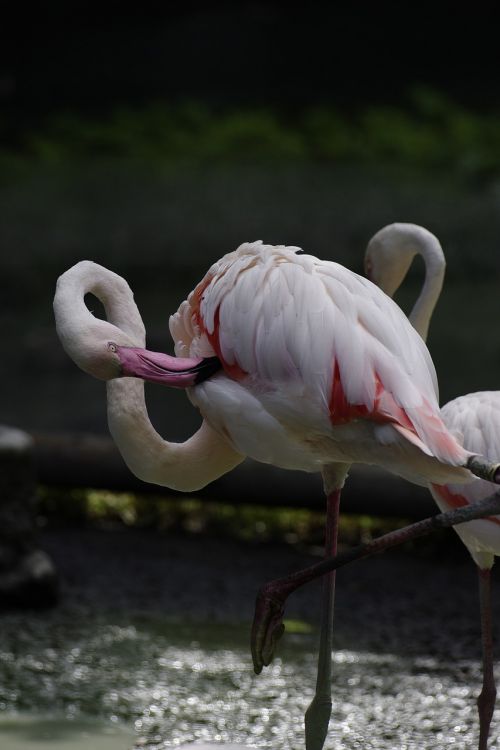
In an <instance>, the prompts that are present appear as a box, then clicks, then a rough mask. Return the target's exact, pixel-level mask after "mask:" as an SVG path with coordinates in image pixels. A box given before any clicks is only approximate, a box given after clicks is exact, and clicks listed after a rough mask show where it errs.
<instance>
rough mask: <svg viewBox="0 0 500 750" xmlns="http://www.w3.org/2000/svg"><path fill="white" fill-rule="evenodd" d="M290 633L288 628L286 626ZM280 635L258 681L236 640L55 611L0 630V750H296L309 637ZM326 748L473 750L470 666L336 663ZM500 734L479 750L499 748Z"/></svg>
mask: <svg viewBox="0 0 500 750" xmlns="http://www.w3.org/2000/svg"><path fill="white" fill-rule="evenodd" d="M292 629H293V628H292ZM303 630H304V631H305V632H296V633H288V635H287V637H286V641H285V643H284V645H283V648H281V650H280V654H279V658H277V659H276V661H275V663H274V664H273V665H272V666H271V667H270V668H268V669H265V670H264V672H263V674H261V675H259V676H256V675H254V674H253V671H252V669H251V661H250V657H249V653H248V647H247V639H248V634H247V628H246V627H243V626H236V625H234V626H224V625H206V624H205V625H203V624H186V623H176V622H174V621H165V620H164V619H161V618H159V617H156V616H152V615H147V616H140V617H139V616H137V617H135V618H131V619H128V620H127V621H124V618H123V613H122V614H119V615H118V614H117V615H116V616H114V615H113V614H112V613H107V614H105V615H103V614H94V613H92V612H90V611H89V610H88V609H86V608H84V607H78V606H75V605H73V606H71V607H70V606H66V607H63V608H58V610H55V611H53V612H50V613H47V614H30V615H26V614H15V615H14V614H12V615H4V616H3V618H2V645H1V648H0V660H1V680H0V711H1V714H0V747H1V748H2V749H4V750H49V748H50V750H87V748H89V750H90V749H91V750H115V749H116V750H130V748H135V749H136V750H139V748H146V749H147V750H161V749H163V748H168V747H176V746H177V745H180V744H182V743H189V742H201V741H205V742H216V743H225V742H240V743H242V744H247V745H253V746H255V747H262V748H276V749H280V750H281V749H283V750H285V748H286V749H287V750H301V749H302V748H303V715H304V711H305V709H306V708H307V705H308V703H309V701H310V700H311V697H312V690H313V686H314V676H315V651H316V641H317V634H316V633H315V632H307V631H308V629H307V628H303ZM334 672H335V678H334V680H335V682H334V710H333V716H332V721H331V724H330V733H329V737H328V739H327V743H326V748H327V749H328V748H330V749H332V750H333V748H335V750H355V749H356V750H358V749H359V750H378V749H380V748H384V750H387V749H389V750H393V749H394V750H396V748H397V750H417V748H418V750H423V749H424V748H429V749H430V748H439V747H445V746H446V747H457V748H466V747H467V748H468V747H472V748H473V747H474V746H475V744H476V742H477V739H476V731H477V727H476V724H477V720H476V708H475V693H476V692H477V689H478V685H479V684H480V666H479V664H478V662H477V661H475V660H464V659H461V658H457V659H456V660H454V661H452V662H448V663H441V662H440V661H439V660H438V659H437V658H435V657H431V656H423V655H404V654H392V653H383V652H382V653H373V652H370V651H362V652H356V651H355V650H350V649H341V650H339V651H338V652H337V653H336V654H335V666H334ZM499 729H500V726H499V722H498V721H497V722H496V723H495V722H494V724H493V727H492V742H491V745H490V747H491V750H493V749H494V748H499V747H500V744H499V741H498V735H499Z"/></svg>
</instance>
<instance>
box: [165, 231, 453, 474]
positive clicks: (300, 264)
mask: <svg viewBox="0 0 500 750" xmlns="http://www.w3.org/2000/svg"><path fill="white" fill-rule="evenodd" d="M170 330H171V333H172V336H173V338H174V341H175V347H176V353H177V355H178V356H200V355H201V356H208V355H213V354H217V355H218V356H219V357H220V359H221V361H222V363H223V366H224V369H225V370H226V373H227V374H228V375H229V377H231V378H234V379H238V380H241V381H245V379H247V382H249V383H250V382H251V383H252V384H253V387H254V388H255V387H256V386H260V387H261V388H262V389H280V388H287V387H291V386H293V385H297V384H300V385H301V386H302V388H303V395H305V396H306V397H307V398H310V399H311V400H312V403H315V404H316V405H318V404H320V405H321V408H322V409H323V410H324V412H325V413H328V414H329V417H330V421H331V423H332V424H334V425H335V424H339V423H345V422H347V421H349V420H350V419H357V418H368V419H372V420H374V421H377V422H391V423H392V424H393V425H394V426H396V427H397V428H398V429H400V431H401V432H402V433H403V434H405V437H407V438H408V439H409V440H410V441H413V442H415V443H416V444H418V445H419V447H421V448H422V450H424V451H425V452H428V453H432V454H433V455H435V456H438V457H441V458H442V459H443V460H446V461H449V462H452V463H455V462H462V461H463V460H464V451H462V450H461V449H460V448H459V446H458V445H457V443H456V442H455V441H454V440H453V439H452V438H451V437H450V436H449V434H448V432H447V430H446V428H445V427H444V425H443V423H442V421H441V419H440V417H439V406H438V388H437V380H436V374H435V370H434V365H433V363H432V360H431V358H430V355H429V352H428V350H427V347H426V346H425V344H424V342H423V341H422V339H421V338H420V336H419V335H418V334H417V333H416V331H415V330H414V329H413V327H412V326H411V325H410V323H409V322H408V320H407V318H406V316H405V315H404V313H403V312H402V311H401V309H400V308H399V307H398V306H397V305H396V303H395V302H393V301H392V300H391V299H390V298H389V297H387V296H386V295H385V294H384V293H383V292H382V291H381V290H380V289H378V288H377V287H376V286H375V285H374V284H372V283H371V282H370V281H368V280H367V279H365V278H363V277H361V276H359V275H357V274H355V273H353V272H351V271H349V270H348V269H346V268H344V267H343V266H341V265H339V264H337V263H333V262H329V261H321V260H318V259H317V258H315V257H314V256H311V255H307V254H301V253H300V251H299V248H296V247H285V246H273V245H264V244H263V243H262V242H253V243H245V244H243V245H241V246H240V247H239V248H238V249H237V250H236V251H234V252H232V253H229V254H228V255H225V256H224V257H223V258H222V259H221V260H219V261H218V262H217V263H215V264H214V265H213V266H212V267H211V268H210V269H209V271H208V273H207V274H206V276H205V278H204V279H203V280H202V281H201V283H200V284H199V285H198V286H197V288H196V289H195V290H194V291H193V292H192V293H191V294H190V295H189V297H188V300H187V301H186V302H184V303H183V304H182V305H181V306H180V308H179V310H178V312H177V313H176V314H175V315H173V316H172V318H171V320H170Z"/></svg>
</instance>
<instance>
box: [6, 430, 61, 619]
mask: <svg viewBox="0 0 500 750" xmlns="http://www.w3.org/2000/svg"><path fill="white" fill-rule="evenodd" d="M35 492H36V476H35V468H34V462H33V441H32V438H31V437H30V436H29V435H28V434H27V433H25V432H22V431H21V430H17V429H15V428H12V427H6V426H4V425H0V608H1V609H5V608H10V607H19V606H21V607H46V606H51V605H52V604H54V603H55V602H56V601H57V591H58V582H57V572H56V569H55V566H54V564H53V563H52V560H51V559H50V557H49V556H48V554H47V553H46V552H44V551H43V550H41V549H40V547H39V542H38V534H37V528H36V520H35V512H34V500H35Z"/></svg>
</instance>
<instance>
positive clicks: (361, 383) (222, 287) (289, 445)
mask: <svg viewBox="0 0 500 750" xmlns="http://www.w3.org/2000/svg"><path fill="white" fill-rule="evenodd" d="M89 292H90V293H93V294H94V295H96V296H97V297H98V298H99V299H100V300H101V301H102V302H103V304H104V307H105V311H106V315H107V320H106V321H103V320H98V319H96V318H95V317H94V316H93V315H92V314H91V313H90V311H89V310H88V308H87V307H86V305H85V303H84V296H85V294H86V293H89ZM54 310H55V316H56V324H57V331H58V334H59V337H60V339H61V342H62V344H63V346H64V348H65V350H66V351H67V353H68V354H69V355H70V356H71V357H72V358H73V360H74V361H75V362H76V364H78V365H79V366H80V367H81V368H82V369H83V370H85V371H86V372H89V373H90V374H92V375H95V376H96V377H99V378H102V379H104V380H107V381H108V383H107V399H108V422H109V427H110V431H111V434H112V435H113V438H114V440H115V442H116V444H117V446H118V448H119V450H120V452H121V453H122V456H123V458H124V459H125V461H126V463H127V464H128V466H129V467H130V469H131V470H132V471H133V472H134V473H135V474H136V475H137V476H139V477H140V478H142V479H144V480H145V481H149V482H153V483H157V484H161V485H165V486H168V487H172V488H175V489H180V490H185V491H189V490H196V489H199V488H201V487H203V486H204V485H206V484H207V483H209V482H211V481H212V480H214V479H216V478H217V477H219V476H221V475H222V474H224V473H225V472H227V471H229V470H230V469H232V468H233V467H234V466H236V465H237V464H238V463H240V462H241V461H242V460H243V458H244V456H250V457H252V458H254V459H256V460H258V461H263V462H265V463H271V464H275V465H277V466H280V467H285V468H290V469H300V470H303V471H308V472H318V471H319V472H321V473H322V476H323V482H324V487H325V493H326V497H327V532H326V540H327V541H326V555H327V556H329V555H333V554H335V550H336V539H337V519H338V508H339V500H340V492H341V488H342V486H343V483H344V480H345V478H346V476H347V471H348V468H349V466H350V464H351V463H354V462H361V463H373V464H378V465H380V466H382V467H385V468H387V469H388V470H389V471H392V472H395V473H397V474H399V475H401V476H403V477H405V478H406V479H408V480H410V481H413V482H417V483H420V484H428V483H430V482H432V483H435V484H439V485H444V484H447V483H452V482H453V483H460V482H466V481H467V480H468V479H469V478H470V476H471V475H470V471H469V470H468V468H469V469H471V470H473V471H479V472H482V473H484V472H486V474H487V475H488V476H489V475H490V473H492V475H493V473H494V472H495V470H496V468H497V467H496V466H492V465H490V464H488V465H487V466H486V465H485V464H484V462H483V461H482V460H479V459H477V458H476V457H475V456H474V454H473V453H471V452H469V451H467V450H465V449H464V448H463V447H462V446H461V445H460V444H459V443H458V442H457V441H456V440H455V438H454V437H453V436H452V435H451V434H450V432H449V431H448V430H447V429H446V427H445V425H444V423H443V421H442V419H441V417H440V414H439V406H438V399H437V382H436V375H435V371H434V367H433V364H432V360H431V358H430V355H429V353H428V350H427V348H426V346H425V344H424V342H423V341H422V339H421V337H420V336H419V335H418V333H417V332H416V331H415V329H414V328H413V327H412V326H411V324H410V323H409V322H408V320H407V318H406V316H405V315H404V314H403V312H402V311H401V310H400V308H399V307H398V306H397V305H396V304H395V303H394V302H393V301H392V300H391V299H390V298H389V297H388V296H387V295H385V294H384V293H383V292H382V291H381V290H380V289H379V288H378V287H377V286H376V285H374V284H373V283H372V282H370V281H369V280H367V279H365V278H363V277H361V276H358V275H357V274H355V273H352V272H351V271H349V270H348V269H346V268H344V267H343V266H340V265H338V264H336V263H332V262H328V261H321V260H318V259H317V258H315V257H313V256H311V255H307V254H302V253H301V252H300V251H299V249H298V248H294V247H284V246H276V247H275V246H271V245H264V244H262V243H261V242H255V243H246V244H243V245H241V246H240V247H239V248H238V249H237V250H236V251H235V252H232V253H229V254H228V255H225V256H224V257H223V258H222V259H221V260H219V261H218V262H217V263H215V264H214V265H213V266H212V267H211V268H210V269H209V271H208V273H207V274H206V276H205V277H204V279H203V280H202V281H201V282H200V283H199V284H198V286H197V287H196V289H195V290H194V291H193V292H192V293H191V294H190V295H189V297H188V299H187V300H186V301H185V302H183V303H182V304H181V306H180V308H179V310H178V311H177V313H175V314H174V315H173V316H172V317H171V319H170V331H171V334H172V337H173V339H174V342H175V353H176V355H177V356H176V357H170V356H168V355H166V354H161V353H157V352H149V351H148V350H147V349H145V348H144V345H145V332H144V326H143V323H142V320H141V317H140V315H139V312H138V310H137V307H136V305H135V302H134V300H133V295H132V292H131V291H130V289H129V287H128V285H127V284H126V282H125V281H124V280H123V279H121V278H120V277H119V276H117V275H116V274H113V273H112V272H110V271H108V270H107V269H104V268H102V267H101V266H98V265H96V264H94V263H90V262H88V261H84V262H82V263H79V264H77V265H76V266H74V267H73V268H71V269H70V270H69V271H67V272H66V273H65V274H63V275H62V276H61V277H60V279H59V280H58V284H57V290H56V295H55V299H54ZM214 358H216V359H214ZM218 366H219V367H220V368H221V369H220V370H219V371H216V369H217V367H218ZM122 376H130V377H123V379H122ZM137 378H139V379H137ZM205 378H206V379H205ZM141 379H143V380H153V381H155V382H162V383H165V384H167V385H174V386H178V387H187V388H189V390H188V395H189V398H190V400H191V401H192V403H193V404H194V405H195V406H196V407H197V408H198V409H199V411H200V412H201V415H202V417H203V422H202V425H201V427H200V429H199V430H198V432H196V433H195V435H194V436H193V437H191V438H190V439H189V440H187V441H186V442H185V443H181V444H178V443H169V442H167V441H165V440H163V439H162V438H161V437H160V436H159V435H158V433H157V432H156V431H155V430H154V428H153V427H152V425H151V423H150V421H149V418H148V415H147V411H146V406H145V402H144V392H143V383H142V382H141ZM334 586H335V576H334V573H331V574H329V575H328V576H327V578H326V585H325V587H324V594H323V599H324V601H323V619H322V628H321V635H320V656H319V663H318V678H317V684H316V693H315V697H314V699H313V701H312V703H311V705H310V707H309V709H308V711H307V713H306V719H305V724H306V746H307V748H308V750H321V748H322V746H323V743H324V739H325V737H326V733H327V730H328V723H329V718H330V713H331V651H332V631H333V600H334ZM282 630H283V627H282V624H281V622H280V620H279V618H278V619H272V620H271V623H270V624H269V622H267V623H266V625H265V628H264V630H262V629H261V630H259V628H257V631H255V632H254V668H255V670H256V671H257V672H259V671H260V670H261V669H262V666H263V665H264V664H267V663H269V661H270V660H271V658H272V653H273V650H274V645H275V642H276V640H277V638H278V637H279V636H280V634H281V633H282ZM256 643H257V645H256Z"/></svg>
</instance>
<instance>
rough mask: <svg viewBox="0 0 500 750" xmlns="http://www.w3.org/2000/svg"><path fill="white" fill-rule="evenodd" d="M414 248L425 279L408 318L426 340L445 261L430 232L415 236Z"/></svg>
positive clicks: (437, 297)
mask: <svg viewBox="0 0 500 750" xmlns="http://www.w3.org/2000/svg"><path fill="white" fill-rule="evenodd" d="M416 248H417V252H418V253H419V254H420V255H421V256H422V258H423V261H424V265H425V280H424V284H423V287H422V289H421V292H420V294H419V296H418V299H417V301H416V302H415V304H414V306H413V309H412V311H411V313H410V315H409V320H410V323H411V324H412V325H413V327H414V328H415V329H416V330H417V331H418V333H419V334H420V336H421V337H422V338H423V340H424V341H426V340H427V336H428V333H429V324H430V321H431V317H432V313H433V312H434V308H435V307H436V304H437V301H438V299H439V295H440V294H441V289H442V288H443V281H444V273H445V268H446V263H445V259H444V254H443V250H442V248H441V245H440V244H439V242H438V240H437V239H436V237H434V235H432V234H430V232H426V233H425V235H420V236H419V237H417V242H416Z"/></svg>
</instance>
